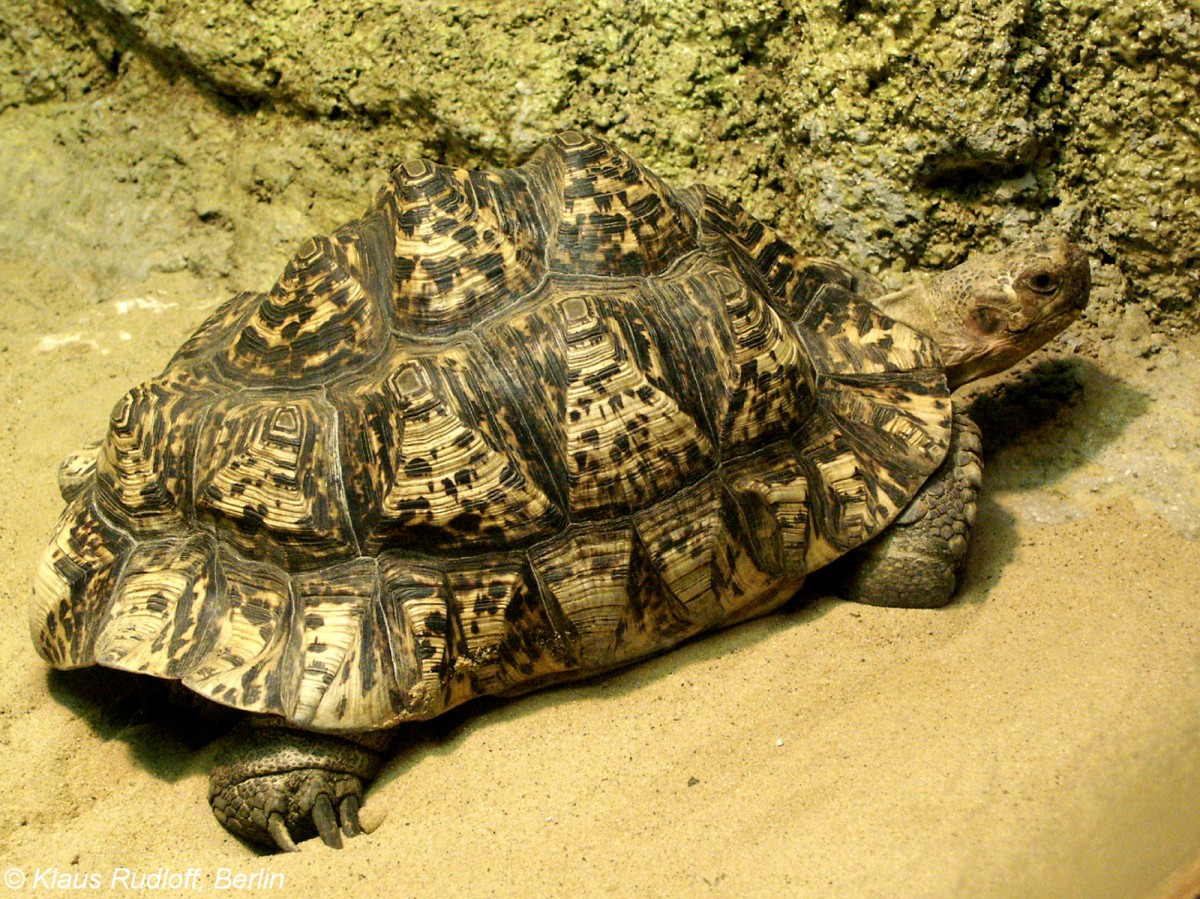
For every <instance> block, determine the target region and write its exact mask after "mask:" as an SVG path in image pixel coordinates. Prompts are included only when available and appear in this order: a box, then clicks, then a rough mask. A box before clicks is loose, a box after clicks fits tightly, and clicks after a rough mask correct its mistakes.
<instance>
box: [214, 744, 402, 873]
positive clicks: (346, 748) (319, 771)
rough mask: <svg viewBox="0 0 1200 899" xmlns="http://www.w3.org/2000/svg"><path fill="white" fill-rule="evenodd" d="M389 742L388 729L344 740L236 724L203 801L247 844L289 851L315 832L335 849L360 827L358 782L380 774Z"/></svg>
mask: <svg viewBox="0 0 1200 899" xmlns="http://www.w3.org/2000/svg"><path fill="white" fill-rule="evenodd" d="M389 740H390V734H389V733H387V732H381V733H364V734H355V735H354V737H353V739H349V738H343V737H336V736H333V735H330V734H319V733H310V732H308V731H301V730H294V729H292V728H288V727H281V726H278V725H271V724H258V723H251V724H247V725H243V726H241V727H239V728H238V729H237V730H235V731H234V733H233V734H231V735H230V737H229V738H228V740H227V742H226V746H225V749H224V751H223V752H222V753H221V755H220V756H218V758H217V760H216V762H215V764H214V765H213V770H212V774H211V775H210V777H209V788H208V801H209V803H210V804H211V805H212V810H213V814H214V815H216V817H217V820H218V821H220V822H221V824H222V825H223V826H224V827H226V828H228V830H229V831H230V832H231V833H233V834H235V835H236V836H239V837H241V838H242V839H244V840H247V841H249V842H251V843H257V844H259V845H262V846H267V847H269V848H272V849H283V850H285V851H293V852H294V851H295V850H296V844H295V840H297V839H299V840H303V839H306V838H308V837H311V836H313V835H314V834H319V835H320V837H321V839H322V840H323V841H324V842H325V843H326V844H327V845H329V846H332V847H334V848H340V847H341V838H342V835H343V834H344V835H345V836H347V837H353V836H357V835H358V834H359V833H361V832H362V827H361V825H360V824H359V821H358V808H359V806H360V805H361V804H362V794H363V786H364V785H365V784H366V783H369V782H370V781H371V780H373V779H374V777H375V775H376V774H378V773H379V768H380V766H381V765H382V763H383V753H382V750H384V749H385V748H386V745H387V743H388V742H389ZM339 828H340V830H339Z"/></svg>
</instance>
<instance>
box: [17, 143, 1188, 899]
mask: <svg viewBox="0 0 1200 899" xmlns="http://www.w3.org/2000/svg"><path fill="white" fill-rule="evenodd" d="M10 121H11V120H10ZM364 195H365V194H364ZM141 227H146V225H145V223H144V222H143V223H142V225H141ZM55 235H61V236H55ZM303 236H304V235H303V232H298V233H296V235H295V239H296V241H298V240H299V239H300V238H301V237H303ZM34 248H36V249H34ZM109 264H110V262H109V261H107V260H106V259H105V258H103V257H102V256H96V257H89V254H88V252H87V250H86V248H83V249H81V248H80V247H79V246H78V245H77V244H75V243H73V242H72V238H71V233H70V231H69V229H57V230H55V229H48V235H47V237H46V239H45V240H44V241H41V242H26V243H23V244H21V246H19V247H17V248H15V249H14V248H12V247H9V248H7V249H5V250H4V251H3V253H0V313H2V314H0V404H3V410H4V414H3V415H2V416H0V422H2V425H0V442H2V444H3V458H4V459H5V460H6V462H7V464H6V465H5V466H4V467H3V469H2V470H0V603H2V609H3V619H2V620H4V621H6V622H7V623H8V626H7V627H4V628H2V629H0V671H2V672H3V674H4V676H3V678H2V679H0V741H2V743H3V746H4V750H5V752H4V764H3V765H0V847H2V849H0V856H2V858H3V862H4V864H3V867H4V868H6V869H7V871H6V874H5V885H6V887H7V888H9V890H10V892H12V894H13V895H18V894H20V893H22V892H33V893H35V894H38V895H56V894H64V893H67V892H68V890H67V889H65V887H66V886H67V885H70V884H72V883H74V884H86V883H95V884H97V885H98V886H99V887H101V888H103V889H107V888H108V887H109V886H111V885H112V884H113V883H114V878H116V882H117V884H118V886H121V885H122V884H126V885H130V886H131V887H133V886H137V884H138V883H139V881H137V880H136V878H138V877H143V878H145V877H149V878H151V879H150V880H149V881H145V882H143V883H142V887H143V889H142V890H140V892H157V893H158V894H160V895H166V894H175V893H179V894H184V895H190V894H191V893H192V892H194V891H195V890H194V889H193V887H194V886H200V887H203V888H204V889H205V890H206V891H214V890H220V888H221V887H222V886H224V887H226V889H225V890H224V892H226V893H228V892H235V893H238V894H240V895H281V894H283V893H285V892H286V893H288V894H293V893H294V894H300V895H305V894H317V892H318V891H319V892H320V893H322V894H327V895H354V896H366V895H377V894H378V895H382V894H385V893H386V894H387V895H390V896H416V895H430V894H435V895H446V894H450V893H454V894H457V895H464V896H477V895H492V894H500V893H505V894H520V895H616V896H631V895H645V896H665V895H704V894H709V893H712V894H716V895H728V896H743V895H788V896H805V897H807V896H814V897H816V896H820V897H842V896H845V897H873V896H888V897H894V896H906V897H907V896H914V897H916V896H921V897H958V896H973V897H1007V896H1014V897H1015V896H1022V897H1040V896H1046V897H1050V896H1054V897H1069V896H1079V897H1089V899H1104V897H1114V899H1116V897H1136V896H1143V895H1149V894H1150V893H1151V892H1152V891H1154V890H1155V888H1156V885H1159V884H1161V883H1162V882H1163V881H1164V879H1165V878H1167V877H1168V875H1170V874H1171V872H1172V871H1173V870H1176V869H1178V868H1179V867H1180V866H1183V865H1186V864H1187V862H1188V860H1189V859H1191V858H1193V857H1194V854H1195V853H1196V850H1197V849H1198V848H1200V814H1197V809H1198V808H1200V693H1198V691H1197V689H1196V673H1197V663H1198V661H1200V658H1198V656H1200V603H1198V602H1197V601H1196V595H1197V584H1198V583H1200V577H1198V573H1200V486H1198V481H1200V478H1198V477H1197V473H1198V471H1200V464H1198V460H1200V437H1198V435H1200V419H1198V414H1197V407H1196V405H1195V397H1196V396H1197V395H1200V340H1197V339H1196V338H1189V339H1184V340H1181V341H1179V342H1177V343H1174V344H1169V345H1167V346H1166V347H1165V348H1163V349H1161V350H1160V351H1158V352H1156V353H1154V354H1153V355H1150V356H1148V357H1143V356H1142V355H1140V354H1139V352H1138V350H1137V347H1134V346H1133V345H1132V344H1130V343H1127V342H1123V340H1122V339H1121V338H1120V337H1116V338H1113V339H1109V337H1111V335H1108V334H1103V333H1096V332H1095V331H1094V330H1093V332H1092V333H1090V334H1088V335H1085V336H1084V337H1083V338H1081V337H1080V336H1079V335H1078V334H1077V335H1076V336H1075V338H1074V339H1067V340H1064V341H1061V342H1059V343H1058V344H1056V345H1054V346H1053V347H1051V348H1050V350H1049V351H1048V352H1046V353H1043V354H1041V355H1040V356H1039V357H1038V358H1037V359H1036V360H1034V362H1035V364H1034V365H1033V367H1031V368H1030V367H1027V368H1026V369H1025V370H1024V371H1023V372H1018V373H1016V374H1014V375H1010V376H1009V377H1008V378H1006V379H1001V380H1000V381H998V382H996V383H993V384H990V385H985V389H984V390H983V391H982V395H983V396H984V397H985V398H984V399H982V400H979V402H978V405H977V409H978V410H979V413H980V418H981V419H982V420H983V424H984V428H985V438H986V440H987V444H988V447H989V449H990V458H989V472H988V482H987V486H986V494H985V501H984V505H983V508H982V513H981V516H980V520H979V526H978V535H977V539H976V541H975V544H974V548H973V554H972V557H971V562H970V568H969V573H968V577H967V582H966V585H965V587H964V589H963V591H962V594H961V597H960V598H959V600H958V601H957V602H956V603H955V604H953V605H952V606H950V607H948V608H946V609H943V610H939V611H929V612H926V611H901V610H883V609H874V608H865V607H859V606H854V605H850V604H846V603H840V602H837V601H834V600H831V599H821V598H816V599H814V600H812V601H810V602H808V603H807V604H797V607H795V608H792V609H789V610H787V611H785V612H784V613H781V614H776V615H772V616H770V617H768V618H766V619H763V620H759V621H756V622H751V623H748V624H746V625H743V626H740V627H738V628H735V629H733V630H730V631H727V632H723V633H719V634H716V635H712V636H709V637H707V638H705V639H702V640H698V641H696V642H694V643H692V644H690V645H688V646H686V647H684V648H682V649H681V650H678V651H676V652H674V653H672V654H670V655H667V656H664V657H661V658H658V659H655V660H652V661H650V662H648V663H646V664H642V665H640V666H638V667H636V668H633V669H630V670H628V671H625V672H621V673H618V674H616V675H612V676H609V677H607V678H605V679H602V680H600V681H597V682H592V683H587V684H581V685H576V686H569V687H565V688H559V689H554V690H550V691H547V692H544V693H541V694H537V695H534V696H530V697H527V698H524V699H521V700H518V701H514V702H511V703H509V704H505V705H498V706H493V707H490V708H487V709H483V710H478V711H475V712H472V713H468V714H461V715H456V716H454V717H453V718H452V719H450V720H449V721H448V722H445V723H443V724H441V725H439V726H436V727H432V728H429V729H427V730H425V731H422V732H420V733H417V734H414V735H413V737H412V740H411V742H410V745H409V746H408V747H407V748H405V749H402V750H401V751H400V752H399V753H398V754H397V755H396V757H395V758H394V760H393V761H392V762H391V763H390V764H389V765H388V766H387V768H386V769H385V771H384V774H383V776H382V777H381V778H380V780H379V781H378V782H377V783H376V785H375V786H374V787H373V789H372V790H371V792H370V794H369V797H368V803H367V806H366V810H365V811H366V815H367V817H368V819H369V820H371V821H374V822H378V824H379V826H378V828H377V829H376V830H375V831H374V832H373V833H371V834H368V835H365V836H363V837H361V838H359V839H356V840H354V841H353V843H352V844H351V845H350V847H349V848H347V849H345V850H344V851H342V852H340V853H338V854H336V855H335V854H333V853H332V852H331V851H329V850H326V849H325V848H324V847H320V846H318V845H316V844H311V843H310V844H306V845H305V846H304V847H303V849H304V851H302V852H301V853H300V854H299V855H296V856H290V857H265V856H260V855H258V854H256V853H255V852H254V851H253V850H251V849H249V848H247V847H246V846H244V845H242V844H241V843H239V842H237V841H236V840H234V839H233V838H232V837H230V836H228V835H227V834H226V833H225V832H224V831H223V830H221V829H220V827H219V826H218V825H217V824H216V822H215V820H214V819H213V818H212V816H211V814H210V812H209V810H208V805H207V801H206V776H207V768H208V766H209V764H210V763H211V760H212V757H213V753H214V748H213V746H212V745H211V744H203V743H202V745H199V746H193V745H191V744H193V743H196V742H202V741H201V740H200V738H199V737H197V736H196V735H195V734H194V728H193V727H192V726H191V725H189V724H188V723H186V722H183V723H181V722H179V721H177V720H175V721H161V720H148V719H147V718H146V716H145V715H142V716H140V717H139V716H138V715H136V714H130V713H129V710H128V709H127V708H125V705H126V704H125V703H123V702H122V701H121V699H120V697H119V696H117V697H114V696H113V695H111V690H112V686H111V682H110V681H108V680H105V679H103V678H101V679H99V680H97V679H96V678H94V677H91V676H90V675H86V674H85V675H82V676H75V677H65V676H61V675H56V676H51V675H49V674H48V673H47V671H46V670H45V667H44V666H43V664H42V663H41V662H40V661H39V659H38V658H37V657H36V655H35V654H34V652H33V649H32V647H31V645H30V643H29V638H28V635H27V631H26V625H25V606H26V601H27V597H28V593H29V584H30V578H31V574H32V570H33V567H34V564H35V561H36V559H37V558H38V555H39V553H40V552H41V550H42V546H43V543H44V540H45V539H46V537H47V535H48V533H49V531H50V529H51V527H52V525H53V523H54V520H55V518H56V516H57V515H58V512H59V509H60V507H61V501H60V500H59V498H58V495H57V491H56V487H55V481H54V471H55V468H56V466H57V464H58V462H59V461H60V459H61V458H62V457H63V456H64V455H66V454H67V453H68V452H70V451H72V450H74V449H76V448H77V447H78V446H79V445H80V444H82V443H84V442H85V441H87V440H88V439H90V438H92V437H93V436H95V435H96V434H98V433H99V432H100V430H101V429H102V428H103V426H104V423H105V421H106V418H107V414H108V410H109V409H110V408H111V406H112V404H113V403H114V402H115V401H116V400H117V399H118V398H119V397H120V396H121V394H122V393H123V392H124V390H125V389H126V388H127V387H128V386H130V385H132V384H133V383H135V382H137V381H139V380H141V379H144V378H146V377H149V376H151V375H153V374H154V373H156V372H157V371H158V369H159V368H160V367H161V366H162V364H163V363H164V362H165V361H166V359H167V358H168V356H169V355H170V353H171V352H172V351H173V350H174V348H175V347H176V346H177V345H178V344H179V343H180V342H181V341H182V340H183V339H184V338H185V337H186V336H187V334H188V333H189V332H190V331H191V329H192V328H194V327H195V325H196V324H197V323H198V322H199V321H200V320H201V319H202V318H203V317H204V315H205V313H206V312H207V311H208V310H209V309H211V308H212V306H213V305H215V303H216V302H218V301H219V300H220V299H222V298H223V297H222V296H220V295H218V294H216V293H214V292H212V291H211V290H210V289H209V287H207V286H206V285H205V284H204V283H202V282H201V281H199V280H198V279H197V278H195V277H193V276H192V275H189V274H187V272H186V271H181V272H176V273H174V274H162V273H153V272H142V274H139V275H138V276H137V277H136V278H132V279H128V278H127V279H126V280H125V281H123V282H122V283H121V285H120V286H119V288H118V289H116V290H115V291H114V292H110V293H109V294H107V295H105V294H98V293H97V292H96V291H95V290H94V289H93V285H95V284H96V283H98V282H100V281H103V280H104V279H105V277H106V272H107V269H106V265H109ZM123 265H125V269H123V270H126V271H137V266H136V265H132V264H130V263H129V261H128V260H125V261H124V262H123ZM242 286H245V287H264V286H265V284H259V283H254V284H245V285H242ZM1159 345H1160V344H1156V345H1155V347H1158V346H1159ZM1055 360H1058V361H1055ZM192 870H194V871H195V873H194V874H188V872H189V871H192ZM276 875H278V876H276ZM235 876H241V877H243V878H244V880H243V881H241V882H239V881H236V880H233V879H231V878H232V877H235ZM155 877H159V878H166V879H167V882H168V883H170V882H171V877H175V878H176V886H177V887H178V889H162V888H161V887H159V886H158V885H159V881H157V880H155V879H154V878H155ZM187 877H194V878H195V879H194V880H190V879H184V878H187ZM22 878H24V880H23V885H22ZM63 878H66V880H63ZM89 878H91V880H89ZM54 884H57V886H54ZM13 887H18V888H17V889H13ZM156 887H158V888H156ZM130 891H131V892H139V891H138V890H134V889H131V890H130ZM1180 895H1183V894H1182V893H1181V894H1180Z"/></svg>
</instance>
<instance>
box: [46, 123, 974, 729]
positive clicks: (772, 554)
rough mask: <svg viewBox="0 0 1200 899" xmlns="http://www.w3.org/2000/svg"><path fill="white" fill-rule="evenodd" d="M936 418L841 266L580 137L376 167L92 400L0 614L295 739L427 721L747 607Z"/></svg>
mask: <svg viewBox="0 0 1200 899" xmlns="http://www.w3.org/2000/svg"><path fill="white" fill-rule="evenodd" d="M950 411H951V410H950V404H949V399H948V392H947V388H946V382H945V377H944V374H943V371H942V367H941V364H940V361H939V359H938V356H937V353H936V349H935V348H934V347H933V346H932V345H931V343H930V342H929V341H928V340H926V339H925V338H923V337H922V336H920V335H919V334H917V333H915V332H914V331H912V330H911V329H909V328H907V327H905V326H904V325H901V324H898V323H896V322H893V321H891V320H889V319H888V318H887V317H885V316H884V315H882V314H881V313H880V312H879V311H878V310H876V309H875V308H874V307H873V306H872V305H871V304H870V303H869V302H867V301H866V300H865V299H864V298H863V297H862V296H861V295H860V293H859V292H858V291H857V290H856V289H855V280H854V276H853V275H852V274H851V273H850V272H848V271H847V270H846V269H844V268H842V267H841V266H839V265H837V264H835V263H831V262H828V261H823V260H819V259H810V258H805V257H803V256H801V255H800V254H798V253H797V252H796V250H794V249H793V248H792V247H791V246H789V245H788V244H787V243H786V242H785V241H783V240H782V239H780V238H779V237H778V236H777V235H776V234H774V233H773V232H772V231H771V230H770V229H768V228H767V227H765V226H764V225H763V224H762V223H760V222H758V221H756V220H755V219H754V218H752V217H751V216H749V215H748V214H747V213H745V212H744V211H743V210H742V209H741V208H740V207H739V206H737V205H736V204H731V203H727V202H724V201H722V200H721V199H719V198H718V197H716V196H713V195H712V194H710V193H709V192H707V191H705V190H704V189H703V188H688V189H684V190H676V189H672V188H670V187H668V186H667V185H666V184H665V183H663V181H662V180H661V179H660V178H658V177H657V176H656V175H654V174H653V173H652V172H650V171H648V170H647V169H645V168H644V167H642V166H641V165H640V164H639V163H638V162H636V161H635V160H633V159H632V158H630V157H629V156H628V155H626V154H625V153H623V152H621V151H620V150H618V149H616V148H614V147H613V146H611V145H610V144H608V143H606V142H605V141H603V140H600V139H597V138H594V137H589V136H585V135H582V134H579V133H576V132H566V133H564V134H561V135H559V136H557V137H556V138H554V139H552V140H551V141H550V142H549V143H547V144H546V145H545V146H544V147H542V148H541V149H540V150H539V151H538V152H537V153H536V154H535V155H534V156H533V157H532V158H531V159H530V160H529V161H528V162H527V163H526V164H525V165H522V166H520V167H518V168H514V169H509V170H501V171H466V170H462V169H455V168H448V167H445V166H441V165H435V164H434V163H431V162H427V161H416V162H407V163H405V164H403V165H401V166H400V167H399V168H397V169H395V170H394V171H393V172H392V174H391V176H390V179H389V181H388V184H387V185H386V186H385V187H384V188H383V189H382V190H381V191H380V193H379V194H378V196H376V198H375V200H374V202H373V203H372V204H371V206H370V208H369V209H368V210H367V211H366V213H365V214H364V215H363V216H362V217H361V218H359V219H358V220H356V221H353V222H351V223H349V224H348V225H346V226H345V227H343V228H341V229H339V230H338V231H336V232H335V233H333V234H332V235H330V236H328V237H319V238H315V239H313V240H310V241H308V242H307V243H305V244H304V245H303V246H302V247H301V248H300V250H299V251H298V252H297V253H296V255H295V257H294V258H293V259H292V260H291V261H290V262H289V263H288V265H287V267H286V269H285V271H284V272H283V275H282V277H280V279H279V281H278V283H276V284H275V286H274V287H272V288H271V290H270V291H268V292H267V293H245V294H242V295H240V296H237V297H235V298H234V299H232V300H231V301H229V302H228V303H226V304H225V305H224V306H223V307H221V308H220V309H219V310H218V311H217V312H216V313H215V314H214V315H213V316H212V317H211V318H210V319H209V320H208V321H207V322H205V323H204V324H203V325H202V326H201V327H200V329H199V331H197V333H196V334H195V335H194V336H193V337H192V338H191V339H190V340H189V341H188V342H187V343H186V344H184V346H183V347H182V348H181V349H180V350H179V351H178V353H177V354H176V355H175V357H174V358H173V359H172V361H171V362H170V363H169V364H168V366H167V368H166V370H165V371H164V372H163V373H162V374H161V375H160V376H159V377H157V378H155V379H153V380H151V381H148V382H146V383H145V384H142V385H141V386H139V387H135V388H134V389H133V390H131V391H130V392H129V393H128V394H126V395H125V397H124V398H122V399H121V401H120V402H118V403H117V405H116V408H115V409H114V410H113V413H112V416H111V420H110V422H109V426H108V433H107V436H106V437H105V439H104V441H103V443H102V444H101V447H100V449H99V451H98V453H97V455H96V460H95V466H94V470H91V471H90V472H89V471H87V470H86V466H85V470H84V472H83V474H82V475H81V476H80V477H79V478H78V483H77V484H76V486H75V487H73V488H72V489H70V490H65V491H64V492H65V493H67V499H68V501H69V504H68V506H67V509H66V511H65V512H64V513H63V516H62V518H61V520H60V522H59V524H58V527H57V530H56V532H55V534H54V536H53V538H52V539H51V541H50V545H49V547H48V549H47V550H46V553H45V555H44V557H43V559H42V562H41V565H40V567H39V569H38V572H37V576H36V579H35V586H34V590H33V599H32V604H31V612H30V625H31V630H32V635H33V639H34V642H35V644H36V645H37V648H38V651H39V652H40V654H41V655H42V656H43V657H44V658H45V659H46V660H47V661H49V662H50V663H51V664H52V665H54V666H56V667H60V668H75V667H80V666H85V665H92V664H97V665H104V666H109V667H112V668H118V669H126V670H129V671H134V672H142V673H145V674H149V675H154V676H157V677H162V678H170V679H175V680H179V681H181V682H182V683H183V684H184V685H185V686H187V687H188V688H190V689H191V690H194V691H195V692H196V693H199V694H201V695H203V696H205V697H208V698H210V699H212V700H214V701H216V702H218V703H223V704H225V705H228V706H232V707H235V708H238V709H242V710H245V711H248V712H253V713H261V714H264V715H271V716H277V717H278V718H281V719H284V720H286V721H287V722H290V723H291V724H293V725H295V726H299V727H304V728H309V729H313V730H322V731H362V730H368V729H375V728H382V727H387V726H390V725H393V724H396V723H398V722H402V721H405V720H413V719H422V718H428V717H430V716H432V715H436V714H438V713H439V712H441V711H443V710H445V709H447V708H450V707H451V706H454V705H456V704H458V703H460V702H462V701H464V700H467V699H470V698H472V697H474V696H479V695H483V694H506V693H514V692H520V691H523V690H526V689H530V688H532V687H535V686H537V685H538V684H541V683H545V682H549V681H554V680H562V679H566V678H570V677H573V676H578V675H582V674H587V673H590V672H595V671H600V670H604V669H608V668H612V667H615V666H618V665H622V664H625V663H627V662H629V661H631V660H633V659H636V658H638V657H641V656H645V655H647V654H650V653H655V652H659V651H661V650H663V649H664V648H666V647H668V646H671V645H673V644H675V643H677V642H679V641H681V640H683V639H686V638H687V637H689V636H691V635H694V634H696V633H698V632H700V631H703V630H707V629H710V628H714V627H719V626H722V625H725V624H728V623H731V622H733V621H737V620H740V619H743V618H746V617H749V616H752V615H755V614H760V613H762V612H764V611H767V610H769V609H770V608H773V607H775V606H777V605H779V604H780V603H781V602H783V601H785V600H786V599H787V598H788V597H789V596H790V595H791V594H792V593H793V592H794V590H795V589H796V588H797V587H798V586H799V584H800V583H801V582H802V580H803V579H804V577H805V575H806V574H807V573H808V572H811V571H812V570H814V569H816V568H818V567H820V566H822V565H824V564H826V563H828V562H830V561H831V560H833V559H835V558H836V557H838V556H839V555H841V554H842V553H845V552H846V551H848V550H850V549H852V548H853V547H855V546H858V545H859V544H861V543H863V542H864V541H865V540H868V539H870V538H871V537H872V536H873V535H875V534H876V533H878V532H879V531H880V530H881V529H882V528H884V527H885V526H886V525H887V524H888V523H889V522H890V521H892V519H893V518H895V517H896V515H897V514H898V513H899V512H900V510H901V509H902V508H903V507H904V506H905V504H906V503H907V502H908V500H909V498H910V497H911V496H912V495H913V493H914V491H915V490H916V489H917V488H918V487H919V486H920V485H921V483H922V482H923V481H924V480H925V478H926V477H927V476H928V474H929V473H930V472H931V471H932V470H933V469H934V468H935V467H936V466H937V465H938V464H939V463H940V462H941V460H942V458H943V456H944V455H945V452H946V447H947V443H948V440H949V432H950Z"/></svg>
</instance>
